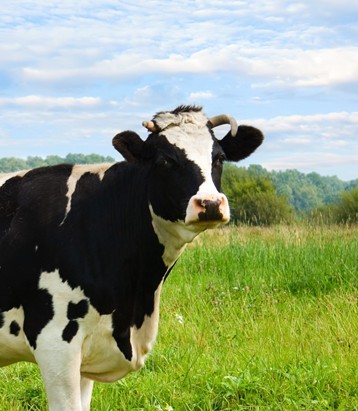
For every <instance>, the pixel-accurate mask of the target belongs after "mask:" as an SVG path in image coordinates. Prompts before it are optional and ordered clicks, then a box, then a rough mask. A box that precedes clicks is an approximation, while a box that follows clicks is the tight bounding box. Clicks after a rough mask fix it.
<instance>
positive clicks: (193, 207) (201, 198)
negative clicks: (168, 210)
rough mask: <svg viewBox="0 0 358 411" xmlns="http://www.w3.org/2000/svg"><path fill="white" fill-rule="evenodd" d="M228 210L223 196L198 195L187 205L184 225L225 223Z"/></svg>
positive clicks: (228, 215) (228, 217) (228, 216)
mask: <svg viewBox="0 0 358 411" xmlns="http://www.w3.org/2000/svg"><path fill="white" fill-rule="evenodd" d="M229 219H230V210H229V204H228V201H227V198H226V196H225V195H224V194H220V193H218V194H214V195H213V194H207V195H205V194H198V195H196V196H193V197H192V198H191V199H190V201H189V204H188V208H187V214H186V218H185V223H186V224H195V223H209V225H210V223H216V224H219V223H227V222H228V221H229Z"/></svg>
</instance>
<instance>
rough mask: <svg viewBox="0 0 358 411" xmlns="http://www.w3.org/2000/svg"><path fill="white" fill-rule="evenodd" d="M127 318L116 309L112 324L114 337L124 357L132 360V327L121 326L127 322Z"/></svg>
mask: <svg viewBox="0 0 358 411" xmlns="http://www.w3.org/2000/svg"><path fill="white" fill-rule="evenodd" d="M123 320H124V321H123ZM125 322H126V321H125V318H123V314H121V313H118V312H117V311H115V312H114V313H113V315H112V326H113V333H112V335H113V338H114V339H115V340H116V343H117V346H118V348H119V349H120V351H121V352H122V353H123V355H124V357H125V358H126V359H127V360H128V361H130V360H131V359H132V355H133V352H132V346H131V342H130V328H129V327H124V328H122V327H121V324H125Z"/></svg>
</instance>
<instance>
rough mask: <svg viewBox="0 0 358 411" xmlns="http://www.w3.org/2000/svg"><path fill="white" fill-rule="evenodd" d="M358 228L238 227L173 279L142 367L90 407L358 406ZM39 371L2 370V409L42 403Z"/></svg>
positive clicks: (201, 246) (201, 245)
mask: <svg viewBox="0 0 358 411" xmlns="http://www.w3.org/2000/svg"><path fill="white" fill-rule="evenodd" d="M357 238H358V228H357V227H351V228H344V227H330V228H328V227H325V228H322V227H319V228H315V227H310V226H306V227H305V226H299V227H296V226H291V227H285V226H278V227H273V228H253V227H251V228H249V227H238V228H235V227H230V228H225V229H221V230H217V231H216V232H208V233H206V234H205V235H204V236H202V237H200V238H199V239H198V240H197V241H196V242H195V243H194V244H192V245H190V246H189V247H188V249H187V251H186V253H184V255H183V256H182V258H181V259H180V261H179V262H178V264H177V265H176V267H175V269H174V270H173V272H172V273H171V275H170V277H169V278H168V280H167V281H166V283H165V286H164V289H163V296H162V304H161V322H160V331H159V336H158V340H157V344H156V346H155V348H154V351H153V353H152V354H151V356H150V357H149V359H148V361H147V363H146V366H145V368H144V369H143V370H142V371H140V372H138V373H134V374H131V375H129V376H127V377H126V378H125V379H123V380H121V381H119V382H117V383H115V384H110V385H105V384H96V385H95V390H94V398H93V402H92V407H93V410H98V411H107V410H108V411H114V410H171V409H174V410H176V411H181V410H183V411H185V410H188V411H189V410H198V411H199V410H200V411H201V410H202V411H204V410H205V411H213V410H217V411H219V410H220V411H224V410H265V411H266V410H312V411H313V410H315V411H316V410H347V411H348V410H349V411H351V410H358V396H357V387H358V356H357V354H358V350H357V336H358V320H357V318H358V315H357V314H358V308H357V303H358V293H357V288H358V287H357V285H358V284H357V262H358V261H357V260H358V258H357V256H358V242H357ZM44 409H46V400H45V396H44V393H43V386H42V382H41V380H40V377H39V374H38V371H37V369H36V367H35V366H32V365H26V364H17V365H14V366H11V367H7V368H3V369H0V410H1V411H9V410H16V411H22V410H44Z"/></svg>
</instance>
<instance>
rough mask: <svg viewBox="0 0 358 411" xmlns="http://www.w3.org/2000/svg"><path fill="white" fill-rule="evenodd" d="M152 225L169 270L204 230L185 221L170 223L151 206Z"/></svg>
mask: <svg viewBox="0 0 358 411" xmlns="http://www.w3.org/2000/svg"><path fill="white" fill-rule="evenodd" d="M149 210H150V213H151V215H152V225H153V229H154V232H155V234H156V235H157V237H158V240H159V242H160V244H162V245H163V246H164V252H163V255H162V260H163V262H164V264H165V265H166V267H168V269H169V268H170V267H172V265H173V264H174V263H175V262H176V261H177V259H178V258H179V257H180V255H181V254H182V252H183V251H184V250H185V247H186V245H187V244H188V243H190V242H192V241H193V240H194V238H195V237H196V236H197V235H198V234H200V233H201V232H202V231H203V230H204V228H203V226H200V225H186V224H185V223H184V221H176V222H172V221H168V220H164V218H162V217H160V216H158V215H156V214H155V213H154V211H153V207H152V206H151V205H149Z"/></svg>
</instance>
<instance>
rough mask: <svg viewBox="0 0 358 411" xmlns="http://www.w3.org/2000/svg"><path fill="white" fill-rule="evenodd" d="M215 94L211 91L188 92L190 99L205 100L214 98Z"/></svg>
mask: <svg viewBox="0 0 358 411" xmlns="http://www.w3.org/2000/svg"><path fill="white" fill-rule="evenodd" d="M214 97H215V95H214V94H213V93H212V92H211V91H194V92H192V93H190V94H189V97H188V99H189V100H190V101H198V100H207V99H211V98H214Z"/></svg>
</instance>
